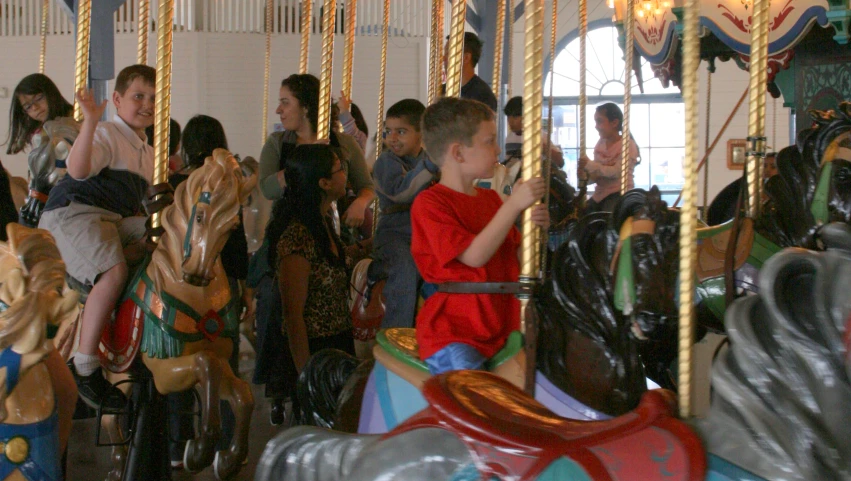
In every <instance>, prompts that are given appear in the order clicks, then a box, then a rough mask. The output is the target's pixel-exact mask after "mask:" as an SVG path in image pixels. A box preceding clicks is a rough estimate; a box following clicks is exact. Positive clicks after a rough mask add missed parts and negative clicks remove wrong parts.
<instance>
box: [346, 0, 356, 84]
mask: <svg viewBox="0 0 851 481" xmlns="http://www.w3.org/2000/svg"><path fill="white" fill-rule="evenodd" d="M357 10H358V1H357V0H347V1H346V44H345V46H344V47H343V93H344V94H346V97H348V98H352V71H353V66H354V61H355V29H356V28H357Z"/></svg>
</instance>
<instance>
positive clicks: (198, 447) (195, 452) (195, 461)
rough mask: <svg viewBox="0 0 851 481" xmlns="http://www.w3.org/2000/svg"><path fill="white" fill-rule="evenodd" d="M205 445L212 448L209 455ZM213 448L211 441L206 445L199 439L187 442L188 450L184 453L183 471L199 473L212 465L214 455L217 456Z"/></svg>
mask: <svg viewBox="0 0 851 481" xmlns="http://www.w3.org/2000/svg"><path fill="white" fill-rule="evenodd" d="M205 445H206V446H209V447H210V449H209V454H208V450H207V449H205ZM212 448H213V444H212V442H211V441H207V442H206V443H205V442H204V441H203V440H202V441H200V442H199V441H198V440H197V439H190V440H189V441H186V449H185V450H184V451H183V469H185V470H187V471H189V472H190V473H197V472H199V471H201V470H202V469H204V468H206V467H207V466H209V465H210V464H212V462H213V459H214V456H213V455H214V454H216V453H215V451H213V449H212Z"/></svg>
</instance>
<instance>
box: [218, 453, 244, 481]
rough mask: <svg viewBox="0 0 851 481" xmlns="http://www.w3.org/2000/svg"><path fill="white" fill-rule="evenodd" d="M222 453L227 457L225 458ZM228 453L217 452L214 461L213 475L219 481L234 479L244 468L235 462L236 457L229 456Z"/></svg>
mask: <svg viewBox="0 0 851 481" xmlns="http://www.w3.org/2000/svg"><path fill="white" fill-rule="evenodd" d="M222 453H224V454H225V455H224V456H223V455H222ZM227 454H229V452H228V451H218V452H216V457H215V459H214V460H213V473H215V475H216V479H218V480H219V481H225V480H227V479H230V478H231V477H233V476H234V475H235V474H236V473H237V472H239V470H240V469H241V468H242V465H243V463H238V462H235V461H236V460H235V457H234V456H228V455H227Z"/></svg>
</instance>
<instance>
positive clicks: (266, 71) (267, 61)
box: [260, 0, 274, 145]
mask: <svg viewBox="0 0 851 481" xmlns="http://www.w3.org/2000/svg"><path fill="white" fill-rule="evenodd" d="M273 11H274V5H273V0H266V57H265V58H264V64H263V122H262V123H261V127H260V145H263V144H264V143H265V142H266V136H267V135H268V132H269V76H270V70H271V68H272V14H273Z"/></svg>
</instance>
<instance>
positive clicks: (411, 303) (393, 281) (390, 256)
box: [375, 232, 422, 329]
mask: <svg viewBox="0 0 851 481" xmlns="http://www.w3.org/2000/svg"><path fill="white" fill-rule="evenodd" d="M375 244H376V245H375V248H376V258H377V260H378V262H381V264H382V266H381V267H382V270H383V271H384V272H386V273H387V283H386V284H385V285H384V296H385V297H386V299H387V300H386V302H385V305H384V320H383V321H381V327H382V329H386V328H389V327H414V320H415V319H414V317H415V315H416V310H417V294H418V286H419V285H420V283H421V282H422V278H421V277H420V273H419V271H417V265H416V264H415V263H414V257H413V256H412V255H411V236H410V235H406V234H399V233H395V232H379V233H378V234H377V235H376V239H375Z"/></svg>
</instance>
